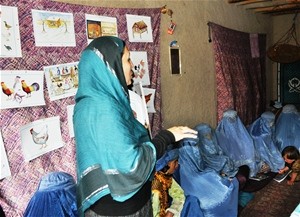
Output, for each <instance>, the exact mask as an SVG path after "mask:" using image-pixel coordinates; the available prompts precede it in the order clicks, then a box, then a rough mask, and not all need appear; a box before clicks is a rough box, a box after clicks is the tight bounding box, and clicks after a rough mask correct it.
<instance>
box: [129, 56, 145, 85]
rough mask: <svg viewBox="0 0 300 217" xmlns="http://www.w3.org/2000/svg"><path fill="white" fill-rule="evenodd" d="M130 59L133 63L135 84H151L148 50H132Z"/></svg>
mask: <svg viewBox="0 0 300 217" xmlns="http://www.w3.org/2000/svg"><path fill="white" fill-rule="evenodd" d="M130 59H131V61H132V64H133V68H132V70H133V73H134V77H133V82H134V84H137V83H139V82H142V84H143V85H150V76H149V69H148V58H147V52H146V51H130Z"/></svg>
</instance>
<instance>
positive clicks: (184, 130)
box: [168, 126, 198, 142]
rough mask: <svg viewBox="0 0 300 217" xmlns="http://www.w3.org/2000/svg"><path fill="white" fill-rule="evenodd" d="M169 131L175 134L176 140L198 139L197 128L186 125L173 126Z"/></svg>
mask: <svg viewBox="0 0 300 217" xmlns="http://www.w3.org/2000/svg"><path fill="white" fill-rule="evenodd" d="M168 131H170V132H171V133H172V134H173V135H174V137H175V141H176V142H177V141H179V140H182V139H185V138H193V139H196V138H197V135H198V132H197V131H196V130H193V129H191V128H189V127H186V126H179V127H171V128H169V129H168Z"/></svg>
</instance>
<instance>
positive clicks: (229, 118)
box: [215, 110, 260, 176]
mask: <svg viewBox="0 0 300 217" xmlns="http://www.w3.org/2000/svg"><path fill="white" fill-rule="evenodd" d="M215 133H216V137H217V141H218V144H219V146H220V147H221V148H222V150H223V151H224V152H225V154H226V155H227V156H229V158H230V159H232V160H233V161H234V164H235V166H236V167H240V166H242V165H247V166H248V167H249V168H250V176H255V175H256V174H257V172H258V171H259V169H260V168H258V167H257V164H256V153H255V147H254V141H253V139H252V137H251V136H250V134H249V132H248V131H247V129H246V127H245V126H244V124H243V123H242V121H241V119H240V118H239V116H238V115H237V112H236V111H234V110H227V111H225V112H224V113H223V118H222V119H221V121H220V122H219V124H218V126H217V128H216V131H215Z"/></svg>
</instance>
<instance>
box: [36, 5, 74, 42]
mask: <svg viewBox="0 0 300 217" xmlns="http://www.w3.org/2000/svg"><path fill="white" fill-rule="evenodd" d="M32 19H33V29H34V38H35V45H36V46H57V47H62V46H64V47H75V46H76V41H75V31H74V20H73V14H71V13H61V12H50V11H40V10H32Z"/></svg>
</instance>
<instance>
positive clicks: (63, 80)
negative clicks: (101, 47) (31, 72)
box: [44, 62, 78, 101]
mask: <svg viewBox="0 0 300 217" xmlns="http://www.w3.org/2000/svg"><path fill="white" fill-rule="evenodd" d="M44 72H45V78H46V83H47V88H48V93H49V97H50V100H51V101H54V100H58V99H62V98H66V97H69V96H74V95H75V94H76V92H77V89H78V62H72V63H65V64H60V65H52V66H45V67H44Z"/></svg>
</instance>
